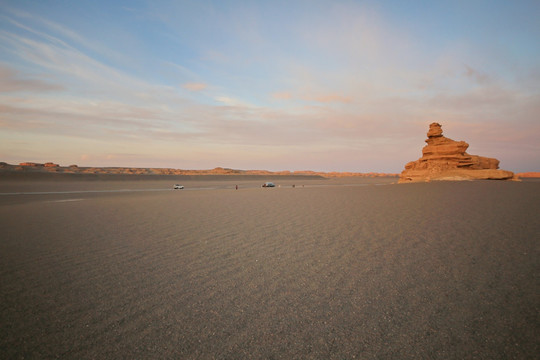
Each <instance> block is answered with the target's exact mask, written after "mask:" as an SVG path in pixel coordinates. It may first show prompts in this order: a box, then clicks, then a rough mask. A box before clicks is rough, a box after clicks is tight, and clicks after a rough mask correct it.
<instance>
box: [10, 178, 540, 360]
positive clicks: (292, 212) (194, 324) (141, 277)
mask: <svg viewBox="0 0 540 360" xmlns="http://www.w3.org/2000/svg"><path fill="white" fill-rule="evenodd" d="M19 196H22V195H19ZM8 198H9V199H8ZM538 214H540V182H523V183H511V182H504V183H503V182H489V181H486V182H462V183H453V182H447V183H428V184H410V185H384V186H375V185H367V186H337V185H336V186H323V187H305V188H302V187H299V186H297V187H296V188H292V187H281V188H274V189H261V188H255V187H253V188H246V189H242V188H241V189H240V190H238V191H236V190H233V189H217V190H201V191H156V192H134V193H97V194H94V193H92V194H67V195H66V194H64V195H39V196H38V195H33V197H32V196H29V197H26V198H25V199H24V201H17V200H15V201H14V200H13V197H12V196H3V197H0V226H1V240H0V281H1V283H0V285H1V286H0V295H1V297H0V317H1V322H0V348H1V349H2V353H3V356H2V357H3V358H10V359H15V358H23V357H24V358H77V359H85V358H86V359H87V358H102V359H106V358H110V359H112V358H126V359H127V358H139V359H140V358H178V359H241V358H246V359H247V358H249V359H256V358H264V359H271V358H283V359H300V358H301V359H310V358H317V359H345V358H347V359H352V358H360V359H370V358H393V359H404V358H416V359H421V358H424V359H449V358H454V359H472V358H479V359H508V358H512V359H525V358H534V357H536V356H538V354H539V353H540V349H539V345H538V336H539V317H538V306H539V297H538V294H539V293H540V286H539V282H538V274H539V270H540V269H539V260H538V259H539V253H538V248H539V246H538V244H539V239H540V217H539V216H538Z"/></svg>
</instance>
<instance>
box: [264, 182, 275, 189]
mask: <svg viewBox="0 0 540 360" xmlns="http://www.w3.org/2000/svg"><path fill="white" fill-rule="evenodd" d="M262 187H263V188H265V187H276V185H275V184H274V183H273V182H269V181H268V182H265V183H264V184H263V185H262Z"/></svg>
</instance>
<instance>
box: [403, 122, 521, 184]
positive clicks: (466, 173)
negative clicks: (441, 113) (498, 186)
mask: <svg viewBox="0 0 540 360" xmlns="http://www.w3.org/2000/svg"><path fill="white" fill-rule="evenodd" d="M427 136H428V139H427V140H426V143H427V145H426V146H424V148H423V149H422V157H421V158H420V159H418V160H416V161H411V162H409V163H408V164H407V165H405V170H403V172H402V173H401V175H400V176H399V183H408V182H422V181H431V180H488V179H490V180H491V179H493V180H511V179H512V180H515V179H516V177H514V173H513V172H511V171H506V170H498V169H499V160H497V159H493V158H488V157H483V156H478V155H469V154H467V153H466V152H465V151H466V150H467V148H468V147H469V144H467V143H466V142H465V141H454V140H452V139H448V138H446V137H444V136H443V134H442V128H441V125H440V124H438V123H432V124H430V125H429V131H428V133H427Z"/></svg>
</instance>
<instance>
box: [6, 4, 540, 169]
mask: <svg viewBox="0 0 540 360" xmlns="http://www.w3.org/2000/svg"><path fill="white" fill-rule="evenodd" d="M539 17H540V1H537V0H532V1H525V0H515V1H506V0H505V1H498V0H485V1H482V0H466V1H460V0H452V1H444V0H441V1H431V0H430V1H415V0H411V1H391V0H388V1H384V0H379V1H340V0H337V1H321V0H309V1H307V0H306V1H303V0H298V1H294V0H287V1H281V0H275V1H234V0H231V1H226V0H217V1H205V0H200V1H195V0H194V1H183V0H179V1H172V0H163V1H162V0H148V1H146V0H130V1H110V0H106V1H101V0H93V1H84V0H81V1H71V0H65V1H52V0H51V1H49V0H39V1H29V0H16V1H15V0H0V161H4V162H8V163H15V164H16V163H19V162H23V161H34V162H47V161H52V162H55V163H59V164H60V165H64V166H67V165H71V164H77V165H79V166H127V167H167V168H176V169H212V168H214V167H218V166H220V167H227V168H234V169H246V170H248V169H261V170H262V169H264V170H271V171H280V170H291V171H294V170H314V171H352V172H393V173H397V172H400V171H402V170H403V169H404V166H405V164H406V163H407V162H409V161H413V160H417V159H418V158H420V157H421V155H422V154H421V149H422V147H423V146H424V145H425V143H424V141H425V139H426V133H427V130H428V127H429V124H430V123H432V122H438V123H440V124H442V126H443V131H444V135H445V136H446V137H449V138H451V139H454V140H463V141H466V142H467V143H469V144H470V146H469V149H468V151H467V152H468V153H470V154H475V155H481V156H487V157H495V158H497V159H499V160H500V161H501V163H500V167H501V168H502V169H505V170H511V171H517V172H523V171H540V21H538V18H539Z"/></svg>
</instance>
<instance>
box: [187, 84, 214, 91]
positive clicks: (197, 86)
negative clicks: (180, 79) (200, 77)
mask: <svg viewBox="0 0 540 360" xmlns="http://www.w3.org/2000/svg"><path fill="white" fill-rule="evenodd" d="M182 87H183V88H184V89H187V90H189V91H202V90H204V89H206V88H207V87H208V85H206V84H204V83H196V82H193V83H186V84H184V85H182Z"/></svg>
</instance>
